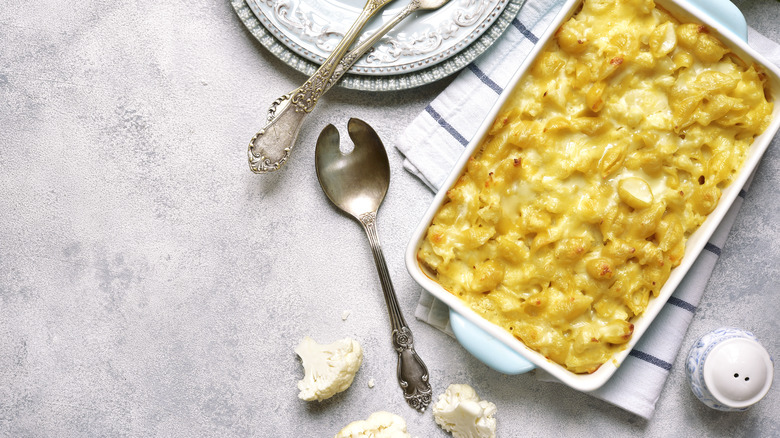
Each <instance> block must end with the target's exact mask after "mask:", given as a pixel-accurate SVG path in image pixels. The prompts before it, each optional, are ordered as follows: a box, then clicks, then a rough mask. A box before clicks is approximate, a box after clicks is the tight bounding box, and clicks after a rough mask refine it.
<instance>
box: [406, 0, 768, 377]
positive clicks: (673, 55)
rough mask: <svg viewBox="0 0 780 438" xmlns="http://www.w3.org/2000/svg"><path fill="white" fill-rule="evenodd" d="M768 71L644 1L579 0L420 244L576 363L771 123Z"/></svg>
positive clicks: (653, 279) (584, 369) (610, 345)
mask: <svg viewBox="0 0 780 438" xmlns="http://www.w3.org/2000/svg"><path fill="white" fill-rule="evenodd" d="M771 112H772V103H771V102H770V101H769V99H768V97H767V91H766V90H765V84H764V76H763V75H762V74H761V73H760V72H759V71H758V70H757V68H756V67H754V66H751V65H746V64H745V63H744V62H743V61H742V60H741V59H739V58H738V57H736V56H735V55H734V54H732V53H730V52H729V50H728V49H727V48H726V47H725V46H724V45H723V44H722V43H721V42H720V41H718V39H716V38H715V37H714V36H713V35H712V34H710V33H708V30H707V28H706V27H704V26H702V25H699V24H694V23H680V22H679V21H677V20H676V19H675V18H673V17H672V16H671V15H670V14H669V13H667V12H666V11H665V10H663V9H660V8H658V7H656V6H655V4H654V3H653V2H652V1H651V0H586V1H585V2H584V4H583V6H582V8H581V10H580V11H579V12H578V13H577V14H575V15H574V16H573V17H572V18H571V19H569V20H568V21H567V22H565V23H564V24H563V25H562V26H561V27H560V28H559V29H558V31H557V33H556V37H555V38H554V39H553V40H552V41H551V42H550V43H549V45H548V47H547V48H546V50H545V51H543V52H542V53H541V54H540V56H539V57H538V58H537V59H536V61H535V63H534V65H533V66H532V68H531V69H530V70H529V72H528V73H527V74H526V75H525V77H524V78H523V79H522V80H521V81H520V83H519V84H518V86H517V87H516V88H515V90H514V92H513V94H512V95H511V97H510V98H509V100H508V102H507V104H506V105H505V106H504V108H503V109H502V112H501V113H500V114H499V116H498V117H497V118H496V120H495V121H494V124H493V126H492V128H491V129H490V131H489V132H488V134H487V136H486V137H485V138H484V139H483V140H482V143H481V145H480V147H479V148H478V149H477V151H476V153H475V154H474V156H473V157H471V159H470V160H469V162H468V164H467V166H466V169H465V170H464V173H463V174H462V175H461V177H460V178H459V179H458V181H457V182H456V184H455V185H454V186H453V187H451V188H450V189H449V191H448V192H447V196H448V199H447V201H446V202H445V203H444V204H443V205H442V207H441V208H440V210H439V211H438V212H437V214H436V215H435V217H434V219H433V221H432V223H431V225H430V227H429V229H428V232H427V235H426V239H425V240H424V242H423V244H422V245H421V247H420V249H419V251H418V259H419V261H420V263H421V264H422V265H423V266H424V267H425V268H427V270H428V271H429V272H431V274H432V276H433V277H434V278H435V279H436V280H437V281H438V282H439V283H440V284H441V285H442V286H443V287H444V288H446V289H447V290H449V291H450V292H451V293H453V294H455V295H456V296H458V297H460V298H461V299H462V300H463V301H464V302H466V303H467V304H468V305H469V306H470V307H471V308H472V309H474V310H475V311H477V312H478V313H480V314H481V315H482V316H484V317H485V318H486V319H488V320H489V321H491V322H493V323H495V324H498V325H499V326H501V327H503V328H505V329H506V330H508V331H509V332H510V333H512V334H513V335H514V336H515V337H516V338H518V339H520V340H521V341H522V342H524V343H525V344H526V345H528V346H529V347H530V348H533V349H535V350H537V351H539V352H540V353H541V354H543V355H544V356H546V357H548V358H549V359H550V360H552V361H554V362H557V363H559V364H561V365H563V366H564V367H566V368H567V369H569V370H571V371H572V372H575V373H589V372H593V371H595V370H596V369H598V367H599V366H600V365H601V364H603V363H604V362H606V361H607V360H609V358H610V357H611V356H612V355H613V354H614V353H615V352H617V351H619V350H621V349H623V348H624V346H625V343H626V342H627V341H628V340H629V339H630V337H631V335H632V332H633V325H632V324H631V321H632V318H634V317H636V316H638V315H641V314H642V313H643V312H644V310H645V308H646V307H647V304H648V301H649V299H650V298H651V297H653V296H656V295H658V293H659V291H660V289H661V287H662V286H663V284H664V283H665V282H666V280H667V279H668V277H669V273H670V271H671V269H672V268H674V267H675V266H677V265H678V264H679V263H680V260H681V258H682V256H683V253H684V250H685V242H686V240H687V238H688V236H689V235H690V234H691V233H692V232H694V231H695V230H696V229H697V228H698V227H699V226H700V225H701V224H702V222H703V221H704V219H705V218H706V216H707V215H708V214H709V213H710V212H711V211H712V210H713V209H714V208H715V206H716V204H717V202H718V200H719V198H720V193H721V190H722V189H723V188H724V187H726V186H727V185H728V184H730V182H731V180H732V178H733V177H734V176H735V174H736V173H737V170H738V169H739V168H740V166H741V165H742V163H743V161H744V158H745V156H746V153H747V150H748V148H749V147H750V145H751V143H752V142H753V138H754V137H755V136H756V135H758V134H760V133H761V132H762V131H763V130H764V129H765V128H766V127H767V126H768V124H769V121H770V117H771Z"/></svg>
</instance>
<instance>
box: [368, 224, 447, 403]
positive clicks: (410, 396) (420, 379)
mask: <svg viewBox="0 0 780 438" xmlns="http://www.w3.org/2000/svg"><path fill="white" fill-rule="evenodd" d="M359 219H360V223H361V224H362V225H363V229H364V230H365V231H366V234H367V235H368V241H369V243H370V244H371V252H372V254H373V255H374V262H375V263H376V267H377V270H378V271H379V279H380V281H381V283H382V291H383V292H384V296H385V303H386V304H387V311H388V313H389V314H390V325H391V327H392V333H393V348H395V351H396V352H397V353H398V384H399V385H400V386H401V389H403V391H404V398H405V399H406V402H407V403H408V404H409V406H411V407H412V408H414V409H417V410H418V411H421V412H422V411H424V410H425V408H426V407H428V404H430V402H431V396H432V391H431V384H430V382H429V381H428V380H429V375H428V367H426V366H425V363H423V361H422V359H420V356H418V355H417V352H416V351H415V350H414V338H413V337H412V331H411V330H410V329H409V326H407V325H406V320H404V316H403V314H402V313H401V308H400V307H399V305H398V299H397V297H396V295H395V290H394V289H393V283H392V282H391V281H390V274H389V273H388V270H387V264H386V263H385V257H384V255H383V254H382V248H381V246H380V244H379V236H378V234H377V230H376V212H370V213H365V214H363V215H361V216H360V218H359Z"/></svg>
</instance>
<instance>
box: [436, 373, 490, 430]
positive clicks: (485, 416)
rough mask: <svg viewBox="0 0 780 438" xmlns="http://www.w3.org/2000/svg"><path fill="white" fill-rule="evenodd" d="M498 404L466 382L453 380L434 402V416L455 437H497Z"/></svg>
mask: <svg viewBox="0 0 780 438" xmlns="http://www.w3.org/2000/svg"><path fill="white" fill-rule="evenodd" d="M495 413H496V405H495V404H493V403H491V402H489V401H485V400H480V398H479V396H478V395H477V392H476V391H474V388H472V387H471V386H469V385H466V384H452V385H450V386H449V387H448V388H447V391H445V392H444V394H442V395H440V396H439V401H438V402H436V404H435V405H433V419H434V420H436V423H437V424H438V425H439V426H441V427H442V429H444V430H446V431H447V432H450V433H451V434H452V436H454V437H455V438H495V436H496V419H495V418H494V417H493V416H494V415H495Z"/></svg>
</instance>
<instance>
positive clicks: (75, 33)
mask: <svg viewBox="0 0 780 438" xmlns="http://www.w3.org/2000/svg"><path fill="white" fill-rule="evenodd" d="M736 3H737V4H738V6H739V7H740V8H741V9H742V10H743V11H744V13H745V15H746V17H747V21H748V23H749V24H750V25H751V26H753V27H755V28H756V29H758V30H759V31H760V32H761V33H763V34H764V35H766V36H767V37H769V38H771V39H773V40H774V41H778V42H780V26H778V21H777V17H778V16H780V3H778V2H777V1H775V0H739V1H737V2H736ZM0 41H2V49H0V126H2V129H0V145H2V146H0V168H1V169H2V171H1V172H0V189H1V191H2V197H0V226H1V227H2V238H0V435H2V436H13V437H17V436H59V437H65V436H177V437H178V436H259V437H273V436H285V437H287V436H289V437H330V436H333V435H334V434H335V433H336V432H337V431H338V430H339V429H341V428H342V427H343V426H345V425H346V424H347V423H349V422H351V421H354V420H359V419H364V418H366V417H367V416H368V415H369V414H370V413H372V412H374V411H378V410H387V411H391V412H394V413H396V414H399V415H401V416H402V417H404V418H405V419H406V421H407V423H408V430H409V432H410V433H411V434H412V435H413V436H417V437H421V438H423V437H444V436H448V434H446V433H445V432H443V431H442V430H441V429H440V428H439V427H438V426H437V425H436V424H435V423H434V421H433V415H432V413H431V410H430V409H429V410H427V411H426V412H425V413H423V414H419V413H417V412H415V411H413V410H411V409H410V408H408V407H407V406H406V405H405V403H404V401H403V399H402V397H401V393H400V390H399V388H398V386H397V383H396V382H395V359H394V356H393V352H392V350H391V347H390V339H389V332H388V330H389V329H388V327H389V326H388V323H387V315H386V310H385V307H384V303H383V301H382V298H381V292H380V286H379V281H378V278H377V275H376V272H375V268H374V266H373V261H372V259H371V252H370V249H369V247H368V244H367V241H366V239H365V236H364V235H363V233H362V230H361V229H360V226H359V225H358V224H357V223H356V222H355V221H353V220H351V219H350V218H348V217H346V216H345V215H343V214H341V213H339V212H338V211H337V210H336V209H335V208H334V207H333V206H332V205H330V204H329V202H328V201H327V199H326V198H325V196H324V195H323V193H322V192H321V190H320V188H319V186H318V184H317V180H316V178H315V173H314V164H313V151H314V140H315V139H316V137H317V135H318V133H319V131H320V130H321V129H322V127H324V125H325V124H327V123H331V122H332V123H335V124H337V126H339V127H340V128H341V129H344V126H345V124H346V121H347V119H348V118H349V117H352V116H358V117H360V118H362V119H364V120H366V121H367V122H369V123H370V124H372V125H373V126H374V127H375V128H376V129H377V131H378V132H379V134H380V136H382V138H383V139H385V143H386V145H387V146H388V149H389V155H390V162H391V171H392V175H393V180H392V184H391V187H390V191H389V193H388V196H387V198H386V199H385V202H384V205H383V207H382V209H381V210H380V213H379V233H380V237H381V239H382V243H383V245H384V250H385V257H386V258H387V262H388V265H389V268H390V274H391V276H392V279H393V282H394V285H395V288H396V291H397V292H398V294H399V299H400V304H401V307H402V309H403V310H404V312H405V313H406V316H407V319H408V320H409V323H410V325H411V327H412V329H413V331H414V333H415V335H416V345H417V349H418V351H419V352H420V354H421V355H422V356H423V358H424V359H425V361H426V362H427V364H428V366H429V368H430V372H431V380H432V384H433V388H434V397H436V396H438V395H439V394H441V393H442V392H443V391H444V389H445V388H446V387H447V385H449V384H450V383H469V384H471V385H472V386H473V387H474V388H475V389H476V390H477V392H478V393H479V394H480V396H482V397H483V398H484V399H487V400H490V401H492V402H494V403H495V404H496V405H497V407H498V414H497V418H498V427H499V436H502V437H519V436H551V435H556V436H623V437H629V436H761V437H766V436H778V435H780V418H779V417H778V415H777V413H778V412H780V385H778V384H775V385H774V387H773V388H772V390H771V391H770V393H769V394H768V395H767V397H766V398H765V399H764V400H763V401H761V402H760V403H759V404H757V405H756V406H754V407H753V408H751V409H750V410H748V411H747V412H744V413H737V414H723V413H720V412H717V411H713V410H710V409H709V408H707V407H705V406H704V405H703V404H701V403H699V401H698V400H697V399H696V398H695V397H694V395H693V394H692V393H691V391H690V390H689V388H688V386H687V383H686V380H685V373H684V366H683V359H684V354H683V353H681V354H680V355H679V357H678V358H677V360H676V362H675V363H674V364H673V368H672V371H671V374H670V377H669V381H668V382H667V385H666V387H665V389H664V391H663V393H662V395H661V398H660V400H659V401H658V404H657V411H656V413H655V416H654V417H653V418H652V419H650V420H649V421H645V420H642V419H640V418H638V417H636V416H634V415H632V414H629V413H627V412H625V411H623V410H621V409H619V408H616V407H613V406H611V405H609V404H607V403H605V402H602V401H599V400H597V399H594V398H592V397H590V396H588V395H585V394H581V393H578V392H576V391H574V390H571V389H569V388H567V387H565V386H563V385H558V384H550V383H543V382H539V381H537V380H536V379H535V378H533V377H532V376H529V375H521V376H505V375H501V374H498V373H496V372H494V371H492V370H490V369H489V368H487V367H486V366H485V365H483V364H481V363H480V362H478V361H477V360H475V359H473V358H472V357H470V356H469V355H468V354H467V353H466V352H465V351H464V350H463V349H462V348H461V347H460V346H459V344H458V343H457V342H456V341H454V340H453V339H451V338H449V337H448V336H446V335H444V334H442V333H441V332H439V331H437V330H436V329H434V328H432V327H430V326H428V325H426V324H423V323H421V322H419V321H417V320H415V319H414V317H413V316H412V315H413V310H414V308H415V306H416V303H417V299H418V296H419V292H420V288H419V286H417V285H416V284H415V283H414V282H413V281H412V279H411V278H410V277H409V275H408V274H407V272H406V269H405V267H404V264H403V252H404V249H405V246H406V244H407V242H408V240H409V238H410V236H411V233H412V231H413V228H414V227H415V226H416V224H417V221H418V219H419V218H420V217H421V216H422V214H423V212H424V211H425V209H426V207H427V204H428V203H429V202H430V200H431V199H432V197H433V194H432V193H430V192H429V191H428V190H427V189H426V188H425V187H424V186H423V184H421V183H420V182H419V181H418V180H417V179H416V178H415V177H413V176H412V175H410V174H409V173H407V172H406V171H405V170H404V169H403V168H402V156H401V155H400V154H399V153H398V152H397V151H396V150H395V149H394V148H393V147H392V146H393V144H394V141H395V140H394V139H395V137H396V136H397V134H398V133H399V132H400V131H401V130H402V129H403V128H404V127H405V126H406V125H408V124H409V123H410V122H411V121H412V119H413V118H414V117H415V116H416V115H417V114H419V113H420V112H421V111H422V110H423V109H424V107H425V105H426V104H427V103H428V102H430V101H431V100H432V99H433V98H434V97H436V95H437V94H438V93H439V92H440V91H441V90H443V89H444V87H446V85H447V84H448V83H449V81H450V80H449V79H445V80H442V81H439V82H437V83H434V84H430V85H427V86H424V87H421V88H419V89H415V90H410V91H401V92H392V93H366V92H360V91H349V90H343V89H335V90H333V91H332V92H331V93H329V94H328V95H327V96H326V97H325V98H324V99H323V101H322V102H321V104H320V106H319V107H318V109H317V110H316V111H315V113H313V115H312V117H311V118H310V119H309V121H308V122H307V124H306V125H305V126H304V128H303V130H302V132H301V136H300V139H301V141H300V142H299V143H298V146H297V149H296V150H295V151H294V155H293V158H292V159H291V161H290V162H289V163H288V164H287V165H286V166H285V167H284V168H283V169H282V170H281V171H279V172H277V173H275V174H272V175H267V176H258V175H255V174H253V173H251V172H250V171H249V169H248V167H247V160H246V145H247V142H248V140H249V138H250V137H251V136H252V135H253V134H254V132H255V131H256V130H257V129H258V128H259V127H260V124H261V123H262V120H263V118H264V116H265V110H266V108H267V106H268V104H269V103H270V102H271V101H272V100H273V99H274V98H275V97H277V96H278V95H280V94H281V93H282V92H287V91H289V90H291V89H293V88H295V87H296V86H298V85H299V84H300V83H301V82H302V81H303V79H304V77H303V75H301V74H300V73H298V72H296V71H294V70H293V69H292V68H290V67H288V66H287V65H286V64H284V63H283V62H281V61H280V60H278V59H277V58H276V57H274V56H273V55H272V54H270V53H269V52H268V51H267V50H265V49H264V48H263V47H262V46H261V45H260V44H259V43H258V42H256V41H255V40H254V38H253V37H252V36H251V35H250V33H249V32H247V31H246V29H245V28H244V26H243V25H242V23H241V21H240V20H239V19H238V17H237V16H236V15H235V13H234V11H233V9H232V8H231V5H230V3H229V2H228V1H227V0H220V1H212V2H191V1H190V2H188V1H182V0H172V1H167V2H158V1H151V0H136V1H131V2H109V1H103V0H87V1H81V2H76V1H70V2H59V1H53V0H44V1H38V2H23V1H14V0H11V1H6V2H3V6H2V7H0ZM778 146H780V144H778V139H775V141H774V143H773V144H772V146H771V147H770V148H769V150H768V151H767V153H766V155H765V158H764V160H763V162H762V163H761V165H760V167H759V168H758V172H757V174H756V177H755V181H754V183H753V186H752V188H751V190H750V191H749V193H748V194H747V197H746V199H745V203H744V206H743V208H742V210H741V212H740V214H739V217H738V219H737V222H736V224H735V226H734V229H733V231H732V233H731V235H730V238H729V240H728V242H727V244H726V245H725V246H724V248H722V253H721V256H720V260H719V261H718V265H717V267H716V269H715V273H714V276H713V277H712V279H711V281H710V283H709V285H708V287H707V291H706V292H705V295H704V298H703V301H702V303H701V304H700V306H699V308H698V310H697V312H696V315H695V317H694V321H693V324H692V325H691V326H690V329H689V330H688V333H687V335H686V339H685V341H684V343H683V351H687V349H688V348H689V346H690V345H691V344H692V343H693V341H694V340H695V339H697V338H698V337H699V336H701V335H703V334H704V333H706V332H708V331H710V330H712V329H714V328H717V327H720V326H736V327H740V328H745V329H748V330H752V331H753V332H754V333H755V334H756V335H757V336H758V337H759V339H761V340H762V342H763V343H764V345H765V347H766V348H767V349H768V350H769V351H770V353H771V354H773V355H774V357H775V358H777V357H778V355H780V341H778V336H777V333H779V332H780V323H779V322H778V321H779V320H778V314H779V312H778V311H780V304H779V303H780V301H778V296H779V295H778V292H780V250H778V247H777V245H776V242H778V241H780V226H778V220H779V219H778V218H780V190H778V187H780V150H779V148H778ZM344 311H350V312H351V313H350V315H349V317H348V318H347V319H346V320H343V319H342V313H343V312H344ZM307 335H308V336H311V337H313V338H314V339H315V340H317V341H318V342H322V343H324V342H331V341H334V340H336V339H338V338H342V337H346V336H350V337H353V338H355V339H357V340H359V341H360V342H361V344H362V345H363V347H364V349H365V360H364V363H363V366H362V368H361V369H360V371H359V372H358V375H357V377H356V379H355V382H354V383H353V385H352V387H351V388H350V389H349V390H347V391H346V392H344V393H342V394H340V395H337V396H336V397H334V398H332V399H330V400H327V401H324V402H321V403H317V402H314V403H309V402H304V401H301V400H299V399H298V398H297V393H298V391H297V388H296V383H297V381H298V380H299V379H300V378H301V377H302V375H303V369H302V367H301V363H300V360H299V359H298V357H297V356H296V355H295V353H294V352H293V349H294V348H295V346H296V345H297V344H298V342H299V341H300V340H301V339H302V338H303V337H304V336H307ZM371 379H373V380H374V381H375V382H376V385H375V386H374V387H373V388H370V387H369V385H368V382H369V380H371ZM775 383H777V382H775Z"/></svg>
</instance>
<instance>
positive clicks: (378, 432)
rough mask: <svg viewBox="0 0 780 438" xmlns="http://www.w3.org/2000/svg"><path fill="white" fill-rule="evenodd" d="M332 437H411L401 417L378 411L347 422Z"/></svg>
mask: <svg viewBox="0 0 780 438" xmlns="http://www.w3.org/2000/svg"><path fill="white" fill-rule="evenodd" d="M334 438H411V435H409V434H408V433H407V432H406V421H404V419H403V418H401V417H399V416H398V415H395V414H391V413H390V412H385V411H379V412H374V413H373V414H371V415H369V417H368V418H367V419H365V420H359V421H353V422H352V423H349V424H348V425H347V426H346V427H344V428H343V429H341V431H340V432H339V433H337V434H336V436H335V437H334Z"/></svg>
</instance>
